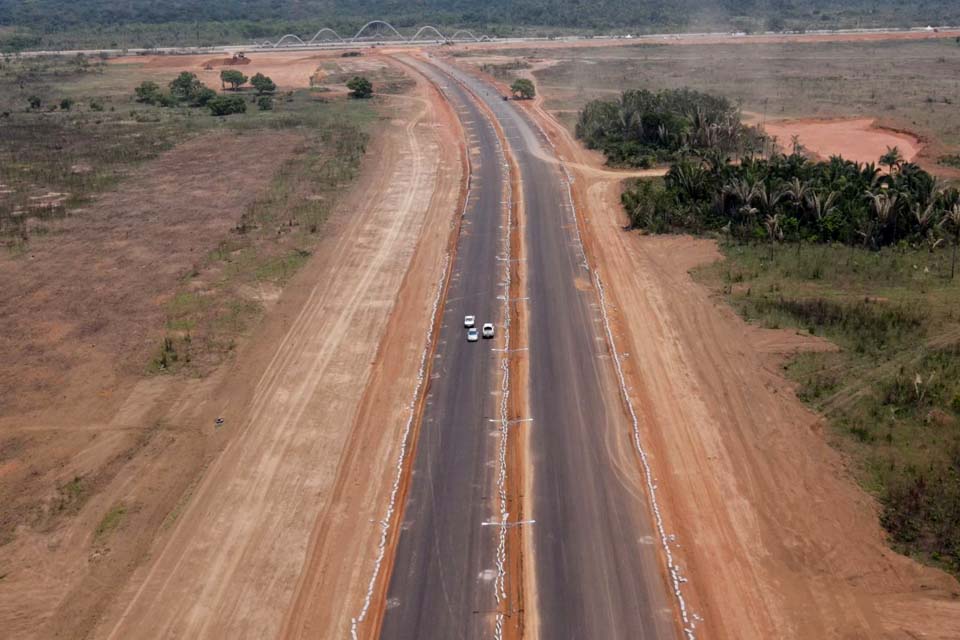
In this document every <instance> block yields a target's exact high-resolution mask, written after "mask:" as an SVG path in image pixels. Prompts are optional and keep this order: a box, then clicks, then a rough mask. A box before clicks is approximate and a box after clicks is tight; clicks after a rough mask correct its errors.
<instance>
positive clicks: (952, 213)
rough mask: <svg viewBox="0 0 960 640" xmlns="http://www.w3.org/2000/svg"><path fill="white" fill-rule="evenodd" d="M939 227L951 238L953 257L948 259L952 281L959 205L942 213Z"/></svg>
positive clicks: (959, 225)
mask: <svg viewBox="0 0 960 640" xmlns="http://www.w3.org/2000/svg"><path fill="white" fill-rule="evenodd" d="M940 227H941V228H942V229H944V230H945V231H947V232H948V233H950V234H951V235H952V236H953V238H952V240H953V256H952V257H951V259H950V279H951V280H953V276H954V275H956V273H957V247H958V245H960V203H956V204H954V205H953V206H952V207H950V208H949V209H948V210H947V211H946V212H945V213H944V216H943V218H941V220H940Z"/></svg>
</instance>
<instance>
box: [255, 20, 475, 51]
mask: <svg viewBox="0 0 960 640" xmlns="http://www.w3.org/2000/svg"><path fill="white" fill-rule="evenodd" d="M490 39H491V38H490V37H489V36H486V35H481V36H478V35H476V34H475V33H473V32H472V31H470V30H469V29H457V30H456V31H454V32H453V33H451V34H450V35H446V34H444V33H443V32H442V31H440V29H438V28H437V27H435V26H433V25H429V24H428V25H424V26H422V27H420V28H418V29H417V31H416V32H415V33H414V34H413V35H412V36H409V37H408V36H404V35H403V34H402V33H400V32H399V31H398V30H397V29H396V27H394V26H393V25H392V24H390V23H389V22H386V21H384V20H371V21H370V22H368V23H366V24H365V25H363V26H362V27H360V30H359V31H357V32H356V33H355V34H353V35H352V36H350V37H346V38H344V37H343V36H341V35H340V34H339V33H337V32H336V31H334V30H333V29H331V28H330V27H324V28H322V29H320V30H319V31H317V32H316V33H315V34H313V37H311V38H310V39H309V40H305V39H304V38H301V37H300V36H298V35H297V34H295V33H287V34H285V35H283V36H281V37H280V38H279V39H277V40H276V41H273V40H264V41H261V42H258V43H257V44H258V45H259V46H260V47H263V48H272V49H278V48H281V47H311V46H322V45H351V44H365V43H374V42H393V43H406V44H416V43H443V42H460V43H463V42H487V41H489V40H490Z"/></svg>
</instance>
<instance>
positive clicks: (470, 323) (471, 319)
mask: <svg viewBox="0 0 960 640" xmlns="http://www.w3.org/2000/svg"><path fill="white" fill-rule="evenodd" d="M463 326H465V327H466V328H467V329H469V328H470V327H475V326H477V317H476V316H463Z"/></svg>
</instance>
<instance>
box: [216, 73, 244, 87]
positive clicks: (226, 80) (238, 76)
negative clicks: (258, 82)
mask: <svg viewBox="0 0 960 640" xmlns="http://www.w3.org/2000/svg"><path fill="white" fill-rule="evenodd" d="M246 81H247V76H245V75H243V72H241V71H237V70H236V69H224V70H223V71H221V72H220V85H221V86H222V87H224V88H226V85H228V84H229V85H230V88H231V89H232V90H233V91H236V90H237V89H239V88H240V87H241V85H243V84H244V83H245V82H246Z"/></svg>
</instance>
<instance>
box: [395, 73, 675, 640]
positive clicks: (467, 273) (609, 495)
mask: <svg viewBox="0 0 960 640" xmlns="http://www.w3.org/2000/svg"><path fill="white" fill-rule="evenodd" d="M422 68H424V70H425V72H427V73H428V74H430V75H432V76H433V77H434V78H441V79H443V78H444V77H445V76H446V77H447V78H450V77H453V78H456V79H458V80H459V81H460V82H462V83H463V84H464V85H466V86H467V87H469V88H470V90H471V92H472V93H473V94H474V95H475V96H478V97H479V98H480V99H482V100H484V101H485V102H486V103H487V105H488V106H489V107H490V109H491V110H492V111H493V113H494V115H495V117H496V118H497V119H498V121H499V123H500V125H501V127H502V128H503V130H504V134H505V136H506V138H507V142H508V144H509V146H510V148H511V149H512V152H513V154H514V157H515V158H516V160H517V163H518V165H519V169H520V174H521V179H522V184H523V196H524V203H525V214H526V227H525V231H524V233H525V243H526V249H527V252H526V256H525V258H526V267H527V290H528V294H529V297H530V298H529V300H528V301H526V302H524V303H521V304H528V305H529V309H528V317H529V321H530V327H529V334H530V344H529V345H514V346H515V347H523V346H528V347H529V356H530V399H531V410H532V416H530V417H532V418H533V422H532V427H531V428H532V431H531V438H530V441H531V445H530V446H531V451H530V452H529V453H528V459H529V460H530V467H531V468H532V472H533V488H534V495H533V496H528V501H529V502H530V503H531V504H532V510H531V513H530V515H531V517H532V518H534V519H535V520H536V524H534V525H531V526H529V527H528V528H527V530H526V531H527V532H526V534H525V535H530V536H533V543H534V549H535V558H534V563H533V570H534V571H535V577H536V590H537V600H536V607H537V610H538V618H539V620H540V637H541V638H544V639H549V640H555V639H568V638H569V639H579V638H583V639H597V638H603V639H614V638H674V637H677V636H678V628H677V626H676V623H675V620H674V612H673V609H672V606H671V604H672V601H671V599H670V596H669V592H668V589H667V583H666V579H665V577H664V576H663V575H662V572H661V564H660V559H659V557H658V547H657V546H656V544H655V538H654V530H653V527H652V523H651V520H650V516H649V507H648V504H647V498H646V495H645V494H644V492H643V488H642V483H641V470H640V465H639V461H638V460H636V457H635V456H634V455H632V454H631V451H632V448H631V445H630V444H629V433H630V427H629V424H628V423H627V419H626V416H625V414H624V411H623V407H622V405H621V403H620V399H619V395H618V391H617V389H618V387H617V383H616V380H615V378H614V373H613V368H612V364H611V362H610V360H609V356H608V354H607V351H606V344H605V342H604V340H603V337H602V329H601V324H600V315H599V309H598V307H597V304H596V303H597V299H596V296H595V293H594V291H593V290H592V284H591V274H590V271H589V269H588V267H587V266H586V260H585V258H584V255H583V250H582V246H581V245H580V243H579V240H578V235H577V232H576V225H575V222H574V217H573V211H572V207H571V204H570V201H569V197H568V190H567V186H566V183H565V178H564V175H563V173H562V169H561V168H560V165H559V164H558V163H557V162H556V158H555V155H554V153H553V151H552V149H551V148H550V146H549V145H548V144H547V143H546V141H545V140H544V139H543V138H542V134H540V132H539V130H538V129H536V127H535V126H533V125H532V124H531V122H530V121H529V120H528V119H527V116H526V115H524V114H522V113H521V111H520V110H519V109H518V108H517V106H516V105H514V104H513V103H511V102H506V101H503V100H502V99H501V97H500V96H499V95H498V94H497V92H496V91H495V89H494V88H493V87H491V86H489V85H487V84H486V83H484V82H482V81H480V80H478V79H476V78H474V77H472V76H470V75H469V74H466V73H464V72H462V71H460V70H458V69H456V68H455V67H452V66H448V65H446V64H444V63H443V62H440V61H434V62H432V63H431V64H430V65H422ZM444 84H445V85H446V87H447V88H446V89H445V92H446V93H447V95H448V97H449V99H450V100H451V101H452V103H453V104H454V105H455V106H456V107H457V109H458V111H460V112H461V114H462V115H465V117H466V118H467V120H468V121H472V127H473V131H472V133H471V135H470V146H471V148H472V149H474V150H475V151H477V152H478V154H475V155H474V156H473V157H474V159H475V160H476V159H477V157H479V158H480V159H481V163H480V166H479V169H477V168H476V167H475V172H476V171H479V179H478V180H476V181H475V182H474V194H475V195H474V197H475V200H474V201H473V202H472V204H471V208H470V210H469V211H468V214H467V216H468V219H469V220H471V227H470V230H469V231H468V232H467V233H466V234H465V235H464V237H463V238H462V239H461V245H460V254H459V256H458V260H457V273H458V279H457V280H456V281H455V282H454V286H453V287H452V289H451V291H450V293H449V298H448V307H447V308H446V310H445V311H446V314H447V315H446V323H445V326H444V328H443V330H442V333H441V336H442V344H441V345H440V348H439V350H438V357H439V358H440V360H439V363H438V364H439V365H440V367H439V372H440V376H441V377H440V378H439V379H437V380H435V381H434V385H433V387H432V388H431V401H430V405H429V407H428V410H427V415H426V419H425V423H424V425H423V427H422V431H421V436H420V444H419V448H418V450H417V457H416V461H415V466H414V478H413V484H412V487H411V492H410V496H409V500H408V503H407V505H406V512H405V515H404V523H403V532H402V533H401V537H400V543H399V548H398V550H397V556H396V561H395V566H394V572H393V577H392V581H391V584H390V589H389V595H388V598H389V599H388V605H387V607H388V609H387V613H386V616H385V623H384V627H383V637H385V638H474V637H489V636H490V629H491V624H492V621H493V611H494V607H495V600H494V594H493V588H492V585H491V584H490V583H491V580H492V575H491V574H492V570H493V565H494V543H495V535H496V528H495V527H481V523H482V522H483V521H486V520H491V519H493V518H494V517H495V516H496V515H497V514H496V504H495V503H494V500H493V499H492V497H493V495H492V490H491V487H492V484H493V475H492V474H493V473H494V466H493V460H494V454H495V451H494V447H495V443H496V438H495V435H494V430H493V428H492V425H491V423H489V422H488V418H490V417H492V416H494V415H495V407H494V403H493V402H492V401H491V398H492V397H493V396H491V393H490V392H491V391H492V390H493V389H494V386H495V379H496V374H495V368H496V366H497V359H496V358H495V357H494V358H491V356H490V354H489V353H488V352H486V351H483V350H478V349H474V348H473V347H475V346H476V345H467V344H466V343H465V342H463V337H462V331H463V330H462V328H461V327H460V320H461V316H462V315H463V313H465V312H468V313H472V312H473V310H476V311H477V313H479V314H492V313H494V303H495V296H496V295H498V294H499V293H500V291H499V290H497V289H496V282H497V280H499V279H500V278H502V277H503V276H502V269H501V268H497V266H496V264H495V261H496V254H497V253H498V252H499V250H500V248H501V247H502V243H503V241H504V238H503V237H502V230H499V228H498V225H499V224H500V209H499V202H500V200H501V199H502V195H501V186H500V185H501V184H502V179H503V174H502V172H503V171H504V168H503V167H502V160H499V159H498V158H497V155H496V142H495V138H494V136H493V131H492V130H490V129H489V128H488V127H489V125H484V124H480V125H479V126H478V123H482V122H483V116H482V115H481V113H479V112H478V111H477V110H476V107H475V106H474V105H472V104H471V97H470V96H469V95H465V93H464V92H463V90H462V89H460V88H459V87H457V86H456V84H455V83H452V82H449V81H447V80H445V81H444ZM468 309H469V311H468ZM531 498H532V499H531ZM527 566H529V563H528V565H527ZM528 606H529V605H528Z"/></svg>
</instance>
